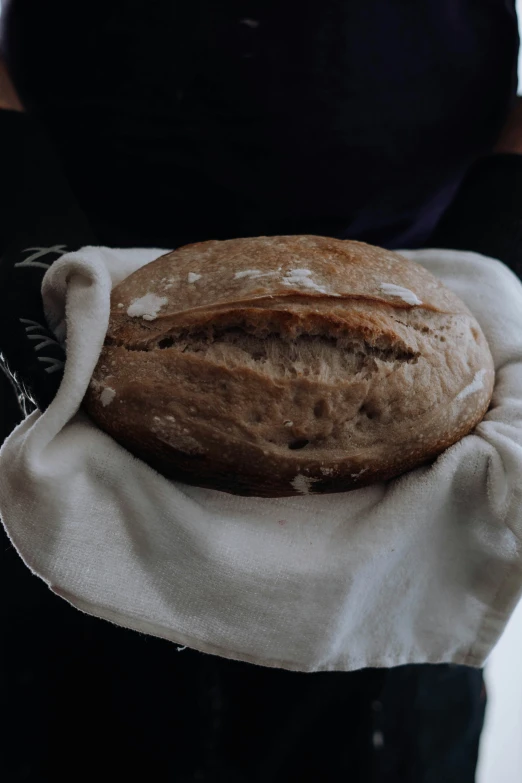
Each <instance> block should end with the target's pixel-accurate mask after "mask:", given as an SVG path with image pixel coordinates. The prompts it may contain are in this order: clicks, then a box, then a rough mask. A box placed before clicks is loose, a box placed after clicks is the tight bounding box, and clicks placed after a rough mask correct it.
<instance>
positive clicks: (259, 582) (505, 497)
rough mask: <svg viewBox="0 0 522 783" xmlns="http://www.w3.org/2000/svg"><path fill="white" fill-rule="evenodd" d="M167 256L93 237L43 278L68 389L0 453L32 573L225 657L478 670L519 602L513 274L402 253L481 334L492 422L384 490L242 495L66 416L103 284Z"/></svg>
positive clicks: (16, 532) (521, 481)
mask: <svg viewBox="0 0 522 783" xmlns="http://www.w3.org/2000/svg"><path fill="white" fill-rule="evenodd" d="M162 252H164V251H161V250H154V249H137V250H115V249H108V248H103V247H87V248H83V249H82V250H80V251H78V252H75V253H71V254H67V255H65V256H63V257H62V258H61V259H60V260H59V261H57V262H55V263H54V264H53V265H52V266H51V268H50V270H49V271H48V272H47V274H46V276H45V280H44V284H43V296H44V302H45V305H46V312H47V314H48V319H49V323H50V324H51V326H52V327H53V328H54V330H55V332H56V333H57V335H58V336H59V337H62V338H63V336H64V334H65V331H64V330H65V327H66V333H67V361H66V365H65V374H64V378H63V382H62V384H61V387H60V389H59V392H58V395H57V396H56V398H55V400H54V401H53V403H52V404H51V406H50V407H49V409H48V410H47V411H46V412H45V413H44V414H43V415H42V414H40V413H38V412H35V413H33V414H32V415H30V416H29V417H28V418H27V419H26V420H25V421H24V422H22V423H21V424H20V425H19V426H18V428H17V429H16V430H15V431H14V432H13V433H12V434H11V436H10V437H9V438H8V440H7V442H6V443H5V445H4V446H3V448H2V450H1V452H0V514H1V516H2V519H3V522H4V525H5V527H6V529H7V532H8V535H9V536H10V539H11V541H12V543H13V544H14V546H15V547H16V549H17V551H18V552H19V554H20V555H21V557H22V558H23V560H24V562H25V563H26V565H27V566H28V567H29V568H30V569H31V570H32V571H33V573H35V574H37V575H38V576H39V577H41V578H42V579H43V580H45V582H46V583H47V584H48V585H49V587H50V588H51V590H53V591H54V592H55V593H57V594H58V595H60V596H62V597H63V598H64V599H66V600H67V601H69V602H70V603H71V604H73V605H74V606H76V607H77V608H78V609H80V610H83V611H85V612H88V613H89V614H92V615H96V616H98V617H101V618H105V619H106V620H109V621H112V622H114V623H117V624H119V625H123V626H126V627H129V628H133V629H136V630H138V631H141V632H143V633H146V634H153V635H156V636H160V637H164V638H166V639H170V640H172V641H174V642H177V643H178V644H180V645H188V646H190V647H192V648H195V649H198V650H201V651H205V652H209V653H214V654H217V655H221V656H225V657H229V658H235V659H240V660H244V661H251V662H255V663H258V664H262V665H267V666H277V667H282V668H286V669H295V670H300V671H324V670H339V671H347V670H352V669H358V668H361V667H367V666H379V667H383V666H386V667H391V666H397V665H400V664H407V663H423V662H428V663H430V662H431V663H440V662H453V663H461V664H468V665H473V666H479V665H482V664H483V662H484V661H485V659H486V657H487V656H488V654H489V653H490V651H491V649H492V648H493V646H494V645H495V643H496V641H497V640H498V639H499V637H500V635H501V633H502V630H503V628H504V626H505V624H506V622H507V620H508V618H509V616H510V614H511V613H512V611H513V609H514V607H515V606H516V604H517V601H518V600H519V597H520V595H521V593H522V545H521V535H522V505H521V499H522V284H521V283H520V282H519V281H518V279H517V278H516V277H515V276H514V275H513V274H512V273H511V272H510V271H509V270H508V269H507V267H505V266H504V265H503V264H501V263H499V262H498V261H494V260H492V259H489V258H485V257H483V256H480V255H476V254H472V253H460V252H454V251H442V250H423V251H415V252H413V251H410V252H405V253H404V255H406V256H408V257H409V258H412V259H414V260H415V261H417V262H419V263H421V264H422V265H424V266H425V267H426V268H427V269H428V270H430V271H431V272H432V273H434V274H435V275H437V276H438V277H440V278H441V279H442V280H443V281H444V282H445V283H446V285H448V286H449V287H450V288H451V289H452V290H453V291H454V292H455V293H456V294H458V295H459V296H460V297H461V298H462V299H463V300H464V301H465V302H466V303H467V305H468V306H469V307H470V309H471V310H472V311H473V312H474V314H475V315H476V317H477V319H478V321H479V322H480V324H481V326H482V328H483V330H484V332H485V334H486V337H487V339H488V341H489V344H490V346H491V350H492V353H493V356H494V359H495V365H496V371H497V376H496V386H495V392H494V398H493V404H492V408H491V410H490V411H489V412H488V414H487V415H486V417H485V420H484V421H483V422H482V423H481V424H480V425H479V426H478V427H477V428H476V430H475V432H474V433H472V434H471V435H469V436H467V437H466V438H464V439H463V440H461V441H460V442H459V443H457V444H456V445H454V446H453V447H451V448H450V449H448V450H447V451H446V452H445V453H444V454H442V455H441V456H440V457H439V458H438V459H437V460H436V461H435V462H434V464H432V465H430V466H425V467H422V468H420V469H418V470H415V471H413V472H410V473H408V474H406V475H404V476H402V477H400V478H398V479H395V480H393V481H390V482H388V483H386V484H378V485H375V486H372V487H368V488H364V489H360V490H357V491H354V492H349V493H342V494H337V495H325V496H313V495H310V496H303V497H297V498H283V499H274V500H272V499H260V498H242V497H235V496H231V495H227V494H224V493H220V492H216V491H212V490H205V489H198V488H194V487H188V486H186V485H183V484H180V483H176V482H173V481H170V480H167V479H165V478H163V477H162V476H160V475H159V474H157V473H156V472H155V471H153V470H152V469H151V468H149V467H148V466H147V465H146V464H144V463H143V462H141V461H140V460H138V459H136V458H134V457H133V456H132V455H131V454H129V453H128V452H127V451H125V450H124V449H123V448H121V447H120V446H119V445H118V444H117V443H115V442H114V441H113V440H112V439H111V438H110V437H108V436H107V435H105V434H104V433H103V432H101V431H100V430H99V429H98V428H97V427H96V426H95V425H94V424H93V423H92V422H91V421H90V420H89V418H88V417H87V416H86V415H85V414H84V413H82V412H81V411H79V407H80V404H81V401H82V398H83V396H84V393H85V390H86V388H87V385H88V383H89V379H90V377H91V374H92V371H93V369H94V367H95V365H96V362H97V359H98V356H99V353H100V350H101V346H102V343H103V340H104V336H105V333H106V329H107V323H108V318H109V296H110V290H111V285H114V284H116V283H118V282H119V281H120V280H122V279H123V278H124V277H126V276H127V275H128V274H130V273H131V272H133V271H134V270H135V269H137V268H138V267H140V266H141V265H142V264H144V263H147V262H148V261H150V260H152V259H154V258H156V257H157V256H159V255H161V253H162Z"/></svg>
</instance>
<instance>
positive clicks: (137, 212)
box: [2, 0, 518, 248]
mask: <svg viewBox="0 0 522 783" xmlns="http://www.w3.org/2000/svg"><path fill="white" fill-rule="evenodd" d="M4 7H5V3H4ZM2 21H3V26H2V41H3V50H4V53H5V56H6V59H7V62H8V64H9V68H10V72H11V74H12V77H13V80H14V82H15V85H16V87H17V89H18V91H19V93H20V95H21V97H22V100H23V102H24V104H25V105H26V107H27V108H28V110H29V111H31V112H34V113H35V114H38V115H39V117H41V118H42V119H43V120H44V121H45V123H46V124H47V126H48V127H49V128H50V130H51V132H52V134H53V136H54V138H55V139H56V142H57V144H58V147H59V150H60V153H61V155H62V157H63V160H64V163H65V167H66V171H67V174H68V177H69V180H70V182H71V185H72V187H73V189H74V191H75V193H76V195H77V197H78V199H79V201H80V204H81V206H82V207H83V208H84V209H85V210H86V212H87V214H88V215H89V217H90V218H91V221H92V223H93V226H94V228H95V230H96V232H97V235H98V236H99V238H100V243H103V244H117V245H119V246H131V245H153V246H157V247H175V246H177V245H179V244H184V243H186V242H192V241H201V240H205V239H226V238H228V237H234V236H257V235H262V234H267V235H270V234H294V233H311V234H324V235H329V236H336V237H340V238H352V239H360V240H365V241H370V242H374V243H376V244H381V245H383V246H385V247H389V248H398V247H419V246H422V245H424V244H426V243H427V242H428V241H429V236H430V234H431V232H432V230H433V228H434V226H435V225H436V223H437V221H438V220H439V218H440V216H441V215H442V213H443V212H444V210H445V209H446V208H447V206H448V204H449V203H450V201H451V199H452V197H453V195H454V193H455V191H456V189H457V187H458V185H459V183H460V181H461V180H462V178H463V176H464V174H465V172H466V170H467V169H468V167H469V166H470V165H471V164H472V163H473V161H474V160H476V159H477V158H478V157H480V156H481V155H483V154H486V153H487V152H488V151H489V150H490V148H491V146H492V145H493V143H494V141H495V139H496V137H497V135H498V133H499V131H500V128H501V126H502V123H503V122H504V120H505V117H506V115H507V112H508V110H509V108H510V105H511V103H512V101H513V99H514V96H515V94H516V87H517V85H516V62H517V52H518V32H517V23H516V14H515V9H514V0H424V1H423V2H422V3H420V2H413V0H344V1H340V0H321V2H319V0H310V2H306V3H303V2H296V0H293V1H292V2H288V1H287V0H264V2H262V3H261V2H259V0H248V2H241V3H239V2H236V0H224V1H223V2H212V1H211V0H185V2H180V0H169V1H168V2H159V1H157V2H150V0H125V1H124V0H104V2H100V1H99V0H96V1H95V0H91V1H90V2H88V3H71V2H70V0H46V2H45V3H42V2H41V0H11V2H10V3H8V4H7V8H5V10H4V13H3V17H2ZM36 186H41V187H44V186H45V184H44V183H36Z"/></svg>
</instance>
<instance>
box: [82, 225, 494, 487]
mask: <svg viewBox="0 0 522 783" xmlns="http://www.w3.org/2000/svg"><path fill="white" fill-rule="evenodd" d="M493 383H494V368H493V360H492V357H491V354H490V351H489V348H488V345H487V343H486V339H485V337H484V335H483V333H482V331H481V329H480V327H479V325H478V323H477V321H476V320H475V318H474V317H473V315H472V314H471V313H470V311H469V310H468V309H467V307H466V306H465V305H464V304H463V302H461V301H460V299H459V298H458V297H457V296H455V295H454V294H453V293H452V292H451V291H450V290H448V289H447V288H446V287H445V286H444V285H443V284H442V283H441V282H440V281H439V280H437V279H436V278H435V277H433V276H432V275H431V274H429V273H428V272H427V271H426V270H425V269H423V268H422V267H421V266H419V265H418V264H415V263H412V262H411V261H408V260H406V259H405V258H403V257H401V256H400V255H398V254H396V253H392V252H388V251H386V250H382V249H380V248H377V247H373V246H370V245H367V244H364V243H361V242H350V241H343V240H337V239H330V238H326V237H319V236H273V237H257V238H247V239H231V240H226V241H209V242H200V243H197V244H193V245H187V246H185V247H181V248H179V249H178V250H176V251H174V252H172V253H169V254H168V255H165V256H162V257H161V258H159V259H157V260H156V261H153V262H152V263H150V264H147V265H146V266H144V267H142V268H141V269H139V270H138V271H137V272H135V273H134V274H132V275H130V276H129V277H128V278H126V279H125V280H124V281H123V282H122V283H120V285H118V286H116V288H114V290H113V292H112V299H111V316H110V323H109V329H108V332H107V337H106V340H105V344H104V347H103V350H102V353H101V356H100V360H99V363H98V365H97V367H96V370H95V372H94V375H93V378H92V382H91V384H90V387H89V390H88V393H87V395H86V398H85V404H86V407H87V410H88V412H89V413H90V415H91V417H92V418H93V419H94V420H95V421H96V422H97V423H98V424H99V426H100V427H101V428H102V429H103V430H105V431H106V432H107V433H109V434H110V435H111V436H112V437H113V438H115V439H116V440H117V441H118V442H119V443H120V444H122V445H123V446H125V447H126V448H127V449H129V450H130V451H131V452H133V453H134V454H135V455H136V456H138V457H140V458H142V459H143V460H145V461H146V462H147V463H149V464H150V465H151V466H153V467H154V468H156V469H157V470H158V471H159V472H160V473H162V474H164V475H166V476H169V477H173V478H176V479H178V480H180V481H183V482H186V483H189V484H194V485H197V486H201V487H210V488H214V489H219V490H222V491H225V492H231V493H234V494H240V495H257V496H262V497H277V496H286V495H296V494H303V493H317V492H322V493H325V492H341V491H345V490H350V489H355V488H358V487H361V486H364V485H366V484H370V483H373V482H376V481H382V480H386V479H390V478H392V477H394V476H397V475H399V474H400V473H403V472H404V471H407V470H410V469H412V468H414V467H416V466H418V465H421V464H422V463H425V462H427V461H430V460H432V459H433V458H435V457H436V456H437V455H438V454H440V453H441V452H442V451H443V450H444V449H446V448H447V447H448V446H450V445H451V444H453V443H455V442H456V441H457V440H459V439H460V438H462V437H463V436H464V435H466V434H467V433H469V432H470V430H472V429H473V427H474V426H475V425H476V424H477V423H478V422H479V421H480V420H481V419H482V417H483V416H484V413H485V412H486V410H487V408H488V405H489V402H490V399H491V394H492V390H493Z"/></svg>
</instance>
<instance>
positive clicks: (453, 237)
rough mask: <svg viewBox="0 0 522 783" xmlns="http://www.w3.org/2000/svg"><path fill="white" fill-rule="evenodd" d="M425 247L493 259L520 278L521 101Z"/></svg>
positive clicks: (467, 176)
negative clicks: (482, 255) (451, 250)
mask: <svg viewBox="0 0 522 783" xmlns="http://www.w3.org/2000/svg"><path fill="white" fill-rule="evenodd" d="M430 244H431V245H432V246H433V247H448V248H454V249H458V250H474V251H475V252H477V253H482V254H484V255H487V256H492V257H494V258H498V259H499V260H500V261H503V262H504V263H505V264H506V265H507V266H509V267H510V269H512V270H513V272H515V274H517V275H518V277H520V278H522V98H518V99H517V101H516V103H515V106H514V108H513V111H512V112H511V114H510V115H509V117H508V120H507V123H506V125H505V126H504V128H503V130H502V132H501V134H500V137H499V139H498V142H497V144H496V146H495V149H494V151H493V154H491V155H488V156H487V157H484V158H481V159H480V160H478V161H477V162H476V163H475V164H474V165H473V166H472V167H471V169H470V171H469V172H468V174H467V175H466V177H465V179H464V181H463V183H462V185H461V187H460V188H459V191H458V192H457V195H456V197H455V199H454V201H453V203H452V204H451V205H450V207H449V209H448V210H447V212H446V214H445V215H444V216H443V218H442V220H441V221H440V223H439V225H438V226H437V228H436V230H435V232H434V234H433V236H432V238H431V241H430Z"/></svg>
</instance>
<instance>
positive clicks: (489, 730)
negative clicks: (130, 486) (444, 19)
mask: <svg viewBox="0 0 522 783" xmlns="http://www.w3.org/2000/svg"><path fill="white" fill-rule="evenodd" d="M517 9H518V14H519V28H520V29H521V32H522V24H521V22H522V0H517ZM1 11H2V0H0V14H1ZM518 73H519V90H518V92H519V94H520V95H522V53H521V54H520V56H519V68H518ZM486 682H487V687H488V711H487V715H486V725H485V728H484V732H483V735H482V742H481V749H480V760H479V768H478V772H477V781H476V783H521V781H522V602H521V603H520V604H519V606H518V609H517V610H516V612H515V614H514V615H513V617H512V618H511V620H510V622H509V624H508V626H507V628H506V631H505V633H504V635H503V637H502V639H501V640H500V642H499V644H498V645H497V647H496V648H495V650H494V651H493V653H492V655H491V657H490V659H489V661H488V663H487V666H486ZM440 783H443V781H440Z"/></svg>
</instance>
